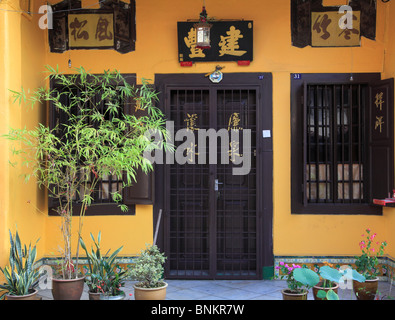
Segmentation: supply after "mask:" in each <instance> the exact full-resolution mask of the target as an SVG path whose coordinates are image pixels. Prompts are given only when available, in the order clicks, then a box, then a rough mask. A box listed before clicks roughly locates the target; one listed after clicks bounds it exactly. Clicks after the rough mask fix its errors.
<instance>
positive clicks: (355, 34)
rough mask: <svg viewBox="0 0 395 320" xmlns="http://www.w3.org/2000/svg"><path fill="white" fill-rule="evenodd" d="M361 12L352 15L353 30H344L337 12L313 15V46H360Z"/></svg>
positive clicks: (313, 13) (315, 13)
mask: <svg viewBox="0 0 395 320" xmlns="http://www.w3.org/2000/svg"><path fill="white" fill-rule="evenodd" d="M360 15H361V13H360V11H354V12H353V13H352V19H353V21H352V28H344V29H342V28H341V27H340V26H339V19H340V18H341V17H342V15H341V14H339V13H338V12H337V11H327V12H312V13H311V46H313V47H355V46H360V39H361V34H360V33H361V32H360Z"/></svg>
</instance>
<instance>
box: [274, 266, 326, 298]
mask: <svg viewBox="0 0 395 320" xmlns="http://www.w3.org/2000/svg"><path fill="white" fill-rule="evenodd" d="M276 269H277V270H279V272H280V276H279V278H280V279H286V281H287V286H288V288H287V289H283V290H282V291H281V293H282V295H283V300H307V294H308V292H309V288H312V287H313V286H315V285H316V284H317V283H318V282H319V280H320V278H319V276H318V275H317V274H316V273H315V272H314V271H312V270H310V269H308V268H305V267H301V266H300V265H296V264H292V265H291V266H290V265H288V264H286V263H284V262H282V261H281V262H280V264H279V266H276Z"/></svg>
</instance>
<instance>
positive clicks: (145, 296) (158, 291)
mask: <svg viewBox="0 0 395 320" xmlns="http://www.w3.org/2000/svg"><path fill="white" fill-rule="evenodd" d="M133 288H134V299H135V300H165V299H166V288H167V283H166V282H165V285H164V286H162V287H159V288H140V287H138V286H136V285H134V286H133Z"/></svg>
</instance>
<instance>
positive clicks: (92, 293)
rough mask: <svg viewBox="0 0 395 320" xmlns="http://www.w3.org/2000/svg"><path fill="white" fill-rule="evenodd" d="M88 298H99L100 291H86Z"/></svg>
mask: <svg viewBox="0 0 395 320" xmlns="http://www.w3.org/2000/svg"><path fill="white" fill-rule="evenodd" d="M88 295H89V300H100V295H101V293H100V292H90V291H88Z"/></svg>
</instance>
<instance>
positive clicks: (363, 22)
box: [291, 0, 377, 48]
mask: <svg viewBox="0 0 395 320" xmlns="http://www.w3.org/2000/svg"><path fill="white" fill-rule="evenodd" d="M348 6H349V7H351V9H352V12H353V27H352V28H346V29H341V28H340V27H339V18H341V16H344V13H343V14H342V13H340V14H339V9H340V6H339V7H325V6H323V5H322V0H291V37H292V45H293V46H295V47H298V48H304V47H306V46H317V47H339V46H341V47H344V46H359V45H360V37H365V38H368V39H371V40H375V38H376V12H377V8H376V1H372V0H350V1H349V2H348ZM325 29H327V30H325Z"/></svg>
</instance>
